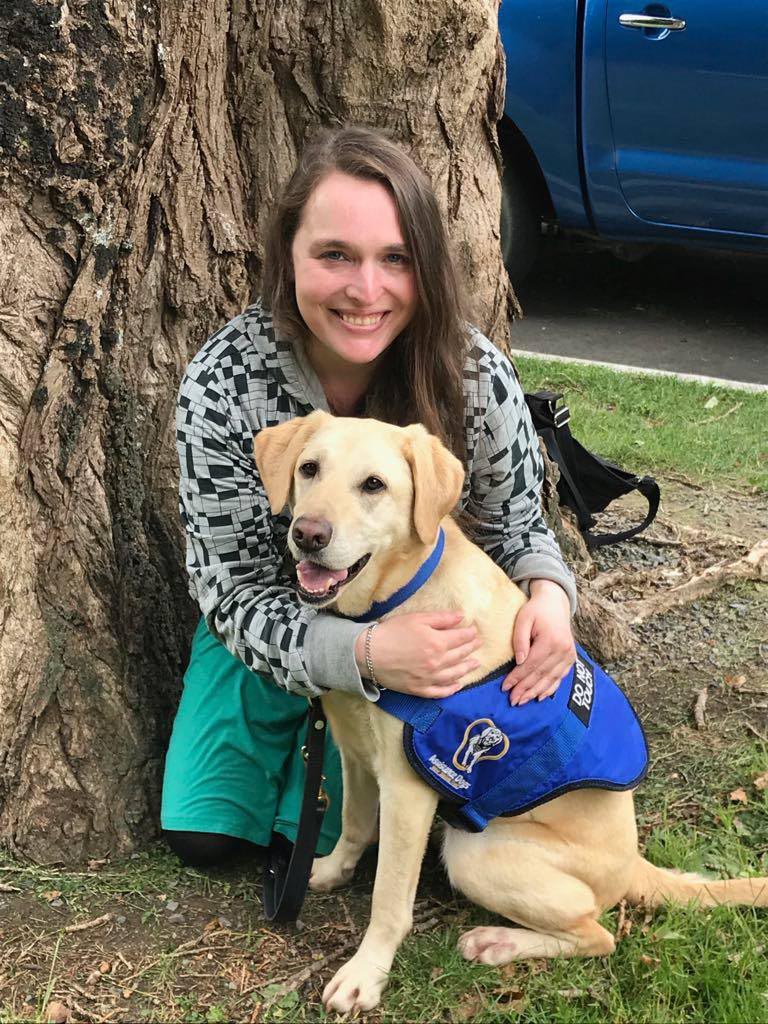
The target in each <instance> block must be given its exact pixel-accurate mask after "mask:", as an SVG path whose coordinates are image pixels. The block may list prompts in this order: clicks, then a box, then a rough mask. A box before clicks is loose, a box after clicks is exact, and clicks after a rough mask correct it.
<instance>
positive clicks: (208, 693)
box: [161, 619, 341, 854]
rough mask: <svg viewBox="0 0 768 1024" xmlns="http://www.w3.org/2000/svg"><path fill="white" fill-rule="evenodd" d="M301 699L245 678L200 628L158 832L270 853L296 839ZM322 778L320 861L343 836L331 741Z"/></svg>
mask: <svg viewBox="0 0 768 1024" xmlns="http://www.w3.org/2000/svg"><path fill="white" fill-rule="evenodd" d="M307 707H308V705H307V700H306V698H304V697H299V696H297V695H296V694H292V693H286V692H285V691H284V690H281V689H280V688H279V687H278V686H277V684H276V683H274V682H273V681H272V680H271V679H269V678H265V677H264V676H260V675H258V674H257V673H256V672H251V670H250V669H248V668H246V667H245V665H244V664H243V663H242V662H241V661H240V659H239V658H236V657H235V656H234V655H233V654H230V652H229V651H228V650H227V649H226V647H225V646H224V645H223V644H222V643H221V642H220V641H219V640H217V639H216V638H215V637H214V636H213V635H212V634H211V633H210V632H209V631H208V628H207V626H206V624H205V620H204V619H201V620H200V622H199V624H198V627H197V630H196V631H195V636H194V639H193V641H192V651H191V654H190V659H189V667H188V668H187V671H186V673H185V675H184V690H183V693H182V696H181V702H180V704H179V710H178V711H177V713H176V719H175V721H174V723H173V733H172V735H171V742H170V745H169V747H168V754H167V757H166V760H165V777H164V780H163V804H162V812H161V824H162V827H163V828H164V829H167V830H171V831H186V832H218V833H223V834H224V835H228V836H238V837H240V838H241V839H248V840H250V841H251V842H252V843H258V844H259V845H261V846H267V845H269V843H270V841H271V838H272V833H273V832H280V833H282V835H284V836H286V837H287V838H288V839H290V840H291V841H292V842H293V841H294V840H295V838H296V829H297V827H298V820H299V811H300V809H301V799H302V796H303V792H304V776H305V771H304V762H303V760H302V757H301V747H302V744H303V743H304V737H305V733H306V714H307ZM323 774H324V775H325V776H326V780H327V781H326V782H325V788H326V791H327V792H328V794H329V796H330V798H331V802H330V806H329V808H328V810H327V811H326V813H325V819H324V821H323V827H322V831H321V833H320V839H319V840H318V844H317V852H318V853H319V854H326V853H330V851H331V850H332V849H333V847H334V846H335V844H336V840H337V839H338V838H339V835H340V833H341V762H340V760H339V751H338V748H337V747H336V744H335V743H334V742H333V739H332V737H331V736H330V733H329V734H328V736H327V738H326V743H325V762H324V767H323Z"/></svg>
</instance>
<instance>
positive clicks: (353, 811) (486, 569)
mask: <svg viewBox="0 0 768 1024" xmlns="http://www.w3.org/2000/svg"><path fill="white" fill-rule="evenodd" d="M255 453H256V462H257V465H258V469H259V472H260V474H261V478H262V482H263V484H264V487H265V489H266V493H267V497H268V499H269V502H270V506H271V508H272V509H273V511H274V512H275V513H277V512H280V511H281V510H282V509H283V508H284V507H285V505H286V504H287V503H289V504H290V507H291V509H292V513H293V519H292V527H291V532H290V535H289V546H290V548H291V551H292V553H293V555H294V556H295V557H296V558H297V560H301V559H304V562H303V563H302V562H300V565H299V592H300V594H301V596H302V598H303V599H304V600H306V601H307V602H308V603H310V604H313V605H314V606H316V607H326V608H331V607H332V608H335V609H336V610H338V611H339V612H340V613H341V614H344V615H347V616H352V617H355V616H359V615H362V614H363V613H365V612H366V611H367V610H368V609H369V608H370V606H371V605H372V603H373V602H374V601H380V600H383V599H385V598H387V597H389V595H391V594H393V593H394V592H395V591H397V590H398V589H399V588H400V587H402V586H403V585H404V584H405V583H406V582H407V581H408V580H410V579H411V578H412V577H413V575H414V573H415V572H416V570H417V569H418V567H419V566H420V565H421V564H422V563H423V562H424V561H425V559H426V558H427V557H428V556H429V554H430V552H431V551H432V549H433V547H434V545H435V538H436V534H437V530H438V527H439V526H440V525H442V527H443V529H444V531H445V550H444V553H443V557H442V559H441V561H440V563H439V565H438V567H437V569H436V571H435V572H434V573H433V575H432V576H431V577H430V578H429V580H428V582H427V583H426V584H425V585H424V586H423V587H422V588H421V589H420V590H418V591H417V592H416V593H415V594H414V595H413V596H412V597H410V598H409V599H408V600H407V601H406V602H405V603H404V604H402V605H401V606H400V607H399V608H397V609H396V611H395V612H393V613H392V614H398V613H402V612H414V611H435V610H449V611H451V610H457V611H458V610H460V611H462V612H463V613H464V616H465V619H466V620H467V621H472V622H474V623H475V624H476V625H477V628H478V630H479V633H480V636H481V639H482V647H481V648H480V649H479V650H478V651H477V652H476V654H475V657H476V659H477V660H478V661H479V662H480V667H479V668H478V669H477V670H476V671H474V672H473V673H472V674H471V675H468V676H467V677H466V678H465V679H463V680H462V683H463V684H468V683H471V682H473V681H475V680H477V679H481V678H483V677H484V676H487V675H488V674H489V673H490V672H491V671H492V670H493V669H495V668H497V667H498V666H499V665H502V664H504V663H505V662H508V661H509V660H510V659H511V658H512V656H513V655H512V649H511V637H512V627H513V623H514V620H515V616H516V614H517V612H518V610H519V609H520V607H521V606H522V604H523V602H524V601H525V598H524V596H523V594H522V593H521V591H520V590H519V588H518V587H517V586H516V585H515V584H514V583H512V582H511V581H510V580H509V579H508V578H507V576H506V575H505V573H504V572H503V571H502V570H501V569H500V568H498V567H497V566H496V565H495V564H494V563H493V561H492V560H491V559H490V558H489V557H488V556H487V555H485V554H484V553H483V552H482V551H481V550H480V549H479V548H478V547H476V546H475V545H474V544H473V543H472V542H471V541H469V540H468V539H467V538H466V537H465V536H464V535H463V533H462V532H461V530H460V529H459V528H458V526H457V525H456V524H455V523H454V522H453V521H452V520H451V519H450V518H449V517H448V516H449V513H450V511H451V510H452V509H453V507H454V506H455V504H456V503H457V501H458V499H459V496H460V494H461V488H462V482H463V478H464V473H463V470H462V466H461V464H460V463H459V461H458V460H457V459H456V458H454V456H453V455H451V454H450V453H449V452H448V451H447V450H446V449H445V448H444V447H443V445H442V444H441V443H440V442H439V441H438V440H437V439H436V438H434V437H432V436H430V435H429V434H428V433H427V432H426V431H425V430H424V428H423V427H421V426H411V427H406V428H399V427H394V426H391V425H389V424H385V423H381V422H378V421H376V420H358V419H343V418H334V417H332V416H329V415H328V414H326V413H323V412H314V413H312V414H311V415H310V416H307V417H305V418H303V419H295V420H291V421H290V422H288V423H284V424H281V425H280V426H276V427H271V428H268V429H265V430H262V431H261V432H260V433H259V434H257V435H256V437H255ZM308 534H309V535H311V537H312V538H314V547H315V550H314V551H313V554H312V556H311V557H312V561H311V562H308V561H307V543H306V538H307V535H308ZM297 537H298V539H299V541H301V542H302V543H297ZM302 565H303V567H304V568H303V571H302ZM322 700H323V707H324V709H325V712H326V714H327V716H328V720H329V722H330V725H331V728H332V731H333V736H334V738H335V740H336V742H337V743H338V746H339V748H340V750H341V756H342V763H343V782H344V807H343V831H342V835H341V838H340V839H339V842H338V844H337V845H336V848H335V849H334V851H333V853H332V854H331V855H330V856H328V857H324V858H319V859H317V860H316V861H315V866H314V869H313V874H312V879H311V882H310V885H311V886H312V888H314V889H316V890H320V891H327V890H329V889H333V888H335V887H336V886H339V885H341V884H342V883H344V882H346V881H347V880H348V879H349V878H350V876H351V875H352V872H353V871H354V868H355V865H356V864H357V862H358V860H359V858H360V855H361V854H362V852H363V850H364V849H365V848H366V846H367V845H368V844H369V843H370V842H371V841H372V839H373V838H374V837H375V834H376V828H377V812H378V818H379V821H378V825H379V854H378V866H377V870H376V881H375V885H374V890H373V905H372V911H371V921H370V924H369V926H368V929H367V931H366V933H365V937H364V938H363V940H362V942H361V944H360V948H359V949H358V951H357V952H356V953H355V955H354V956H353V957H352V959H351V960H349V961H348V962H347V963H346V964H344V966H343V967H341V968H340V969H339V970H338V971H337V973H336V975H335V977H334V978H333V979H332V980H331V981H330V982H329V984H328V985H327V987H326V989H325V992H324V994H323V1000H324V1002H325V1004H326V1006H327V1007H328V1008H329V1009H333V1010H336V1011H339V1012H349V1011H353V1010H367V1009H371V1008H372V1007H374V1006H376V1005H377V1004H378V1002H379V1000H380V997H381V994H382V992H383V990H384V988H385V986H386V984H387V978H388V974H389V971H390V968H391V965H392V961H393V958H394V956H395V953H396V951H397V949H398V947H399V945H400V943H401V942H402V941H403V938H404V937H405V936H406V935H407V934H408V931H409V930H410V927H411V921H412V908H413V902H414V898H415V893H416V885H417V882H418V878H419V872H420V867H421V861H422V858H423V855H424V850H425V847H426V843H427V838H428V834H429V831H430V826H431V824H432V820H433V817H434V814H435V809H436V806H437V803H438V794H437V793H436V792H435V791H434V790H433V789H431V788H430V787H429V786H428V785H427V784H426V783H425V782H423V781H422V780H421V779H420V778H419V777H418V776H417V775H416V773H415V772H414V771H413V770H412V769H411V767H410V766H409V764H408V761H407V760H406V757H405V754H404V752H403V742H402V738H403V725H402V723H401V722H400V721H398V720H397V719H396V718H393V717H391V716H390V715H388V714H386V713H385V712H383V711H381V710H378V709H377V706H376V704H375V703H372V702H370V701H367V700H365V699H362V698H360V697H356V696H354V695H351V694H348V693H341V692H331V693H328V694H326V695H325V696H323V698H322ZM443 843H444V845H443V857H444V861H445V865H446V868H447V870H448V875H449V877H450V880H451V883H452V885H454V886H455V887H456V888H457V889H459V890H461V891H462V892H463V893H465V894H466V895H467V896H468V897H469V898H470V899H471V900H473V901H474V902H476V903H478V904H480V905H481V906H483V907H486V908H488V909H489V910H491V911H494V912H495V913H497V914H501V915H502V916H503V917H506V918H508V919H509V920H510V921H512V922H515V924H516V925H517V926H518V927H511V928H502V927H481V928H473V929H472V930H471V931H469V932H467V933H466V934H464V935H462V936H461V938H460V940H459V947H460V950H461V953H462V954H463V956H465V957H466V958H467V959H469V960H477V961H481V962H483V963H488V964H502V963H506V962H508V961H510V960H515V959H525V958H527V957H557V956H562V957H570V956H604V955H606V954H608V953H611V952H612V951H613V949H614V939H613V936H612V935H611V934H610V932H608V931H606V929H605V928H603V927H602V925H600V924H599V923H598V917H599V915H600V914H601V913H602V912H603V911H604V910H606V909H608V908H609V907H611V906H613V905H614V904H616V903H617V902H618V901H619V900H621V899H622V898H626V899H628V900H629V901H631V902H633V903H634V902H639V901H643V902H645V903H646V904H647V905H650V906H654V905H659V904H660V903H662V902H663V901H664V900H665V899H667V898H668V899H673V900H678V901H683V902H686V901H689V900H697V901H698V902H699V903H700V904H703V905H705V906H712V905H715V904H719V903H731V904H733V903H749V904H755V905H758V906H768V879H765V878H753V879H738V880H731V881H719V882H718V881H714V882H713V881H708V880H705V879H704V878H702V877H701V876H697V875H682V874H676V873H674V872H671V871H665V870H663V869H661V868H656V867H654V866H653V865H651V864H649V863H648V862H647V861H646V860H644V859H643V858H642V857H641V856H640V854H639V852H638V848H637V829H636V825H635V816H634V808H633V796H632V793H631V792H615V791H609V790H605V789H580V790H573V791H570V792H568V793H565V794H564V795H562V796H558V797H557V798H555V799H553V800H551V801H550V802H549V803H545V804H543V805H541V806H538V807H536V808H535V810H532V811H528V812H526V813H523V814H519V815H517V816H515V817H507V818H496V819H494V820H493V821H492V822H491V823H490V825H489V826H488V828H487V829H486V830H485V831H484V832H481V833H469V832H463V831H460V830H457V829H455V828H452V827H450V826H446V828H445V835H444V841H443Z"/></svg>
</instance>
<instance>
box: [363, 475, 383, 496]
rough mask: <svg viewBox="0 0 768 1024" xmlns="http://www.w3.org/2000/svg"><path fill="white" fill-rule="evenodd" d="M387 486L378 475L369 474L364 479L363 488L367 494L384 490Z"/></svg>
mask: <svg viewBox="0 0 768 1024" xmlns="http://www.w3.org/2000/svg"><path fill="white" fill-rule="evenodd" d="M385 486H386V485H385V483H384V481H383V480H380V479H379V478H378V477H377V476H369V477H367V478H366V479H365V480H364V481H363V490H364V491H365V493H366V494H376V493H377V491H383V490H384V488H385Z"/></svg>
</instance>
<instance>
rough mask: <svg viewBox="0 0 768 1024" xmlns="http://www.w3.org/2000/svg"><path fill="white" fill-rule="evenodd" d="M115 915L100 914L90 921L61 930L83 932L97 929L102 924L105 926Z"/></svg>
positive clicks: (70, 925)
mask: <svg viewBox="0 0 768 1024" xmlns="http://www.w3.org/2000/svg"><path fill="white" fill-rule="evenodd" d="M114 916H115V915H114V914H112V913H109V914H102V915H101V917H94V918H93V919H92V920H90V921H81V922H80V923H79V924H68V925H67V927H66V928H64V929H63V931H65V932H84V931H85V930H86V929H87V928H98V927H99V926H100V925H102V924H107V923H108V922H109V921H111V920H112V918H113V917H114Z"/></svg>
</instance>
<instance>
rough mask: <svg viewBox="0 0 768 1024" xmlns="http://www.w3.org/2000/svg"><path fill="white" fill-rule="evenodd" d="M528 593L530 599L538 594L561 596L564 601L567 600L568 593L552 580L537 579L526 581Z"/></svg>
mask: <svg viewBox="0 0 768 1024" xmlns="http://www.w3.org/2000/svg"><path fill="white" fill-rule="evenodd" d="M528 593H529V594H530V595H531V597H535V596H536V595H538V594H547V593H549V594H562V595H563V597H564V598H565V600H566V601H568V600H569V598H568V592H567V591H566V589H565V587H562V586H561V585H560V584H559V583H556V582H555V581H554V580H547V579H538V580H529V581H528Z"/></svg>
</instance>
